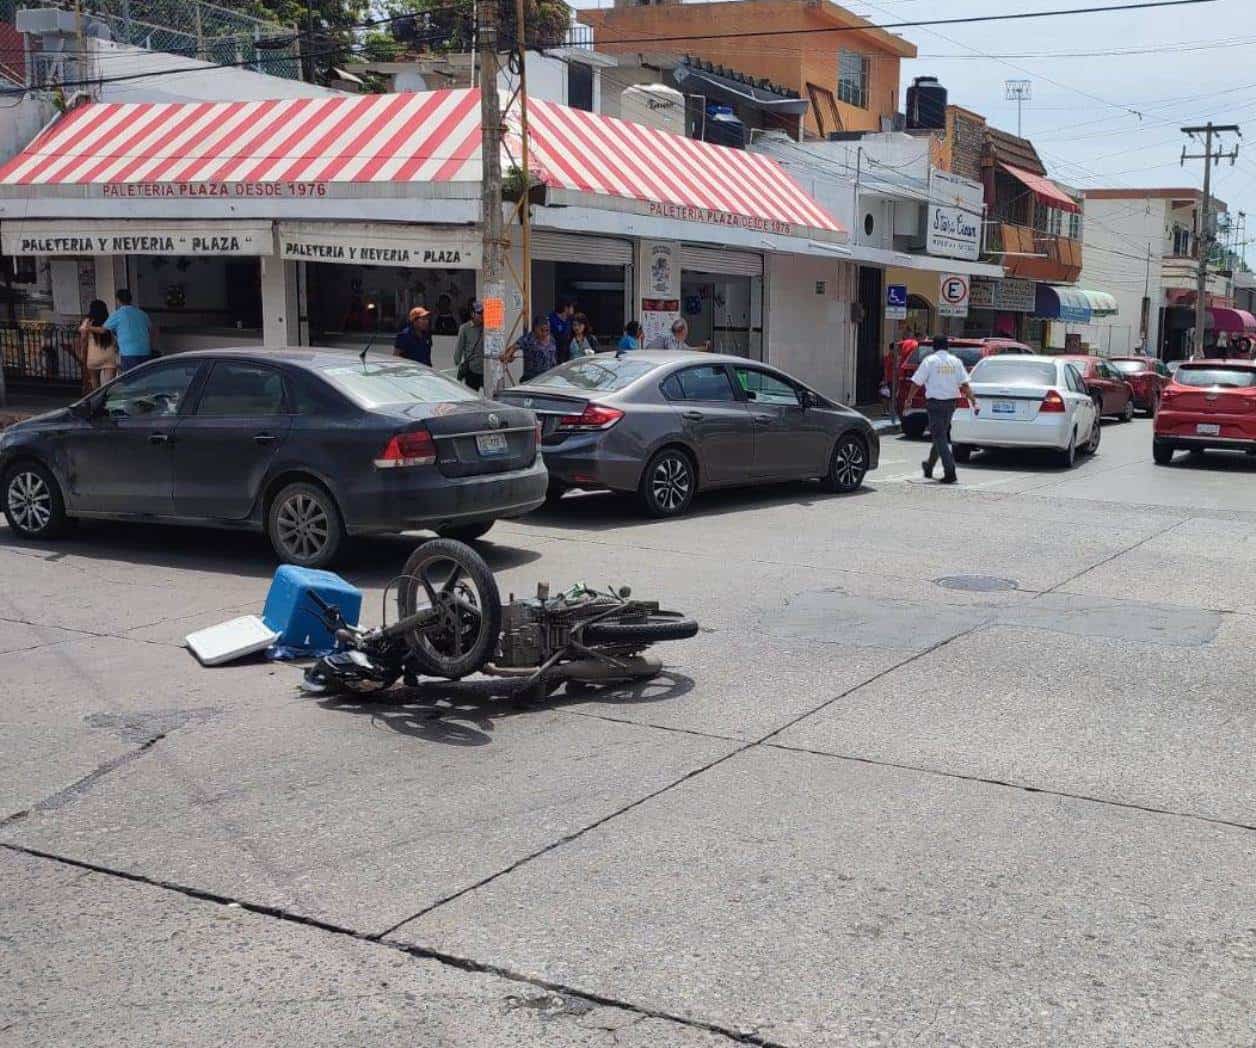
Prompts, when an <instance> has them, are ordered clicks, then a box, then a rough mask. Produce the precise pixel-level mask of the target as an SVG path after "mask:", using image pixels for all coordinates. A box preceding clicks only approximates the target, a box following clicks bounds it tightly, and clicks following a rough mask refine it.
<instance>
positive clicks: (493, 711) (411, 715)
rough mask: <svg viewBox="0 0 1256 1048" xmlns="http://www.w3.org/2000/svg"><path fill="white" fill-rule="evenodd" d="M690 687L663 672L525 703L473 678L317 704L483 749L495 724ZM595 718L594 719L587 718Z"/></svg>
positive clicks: (672, 694) (661, 698) (514, 688)
mask: <svg viewBox="0 0 1256 1048" xmlns="http://www.w3.org/2000/svg"><path fill="white" fill-rule="evenodd" d="M693 687H694V681H693V678H692V677H687V676H685V675H684V674H682V673H677V672H675V671H673V670H666V669H665V670H663V671H662V672H660V673H659V674H658V675H657V676H655V677H653V678H652V679H650V680H644V681H636V682H633V683H625V684H612V685H596V686H595V685H586V686H582V687H571V686H570V685H568V686H564V687H562V688H559V689H558V690H557V691H555V692H553V693H552V694H551V695H549V696H548V697H547V698H544V699H540V698H530V697H528V695H527V693H526V691H525V690H524V689H523V688H522V687H521V686H520V683H519V682H518V681H516V680H511V679H509V678H497V677H489V678H482V677H477V678H475V679H472V680H461V681H442V680H431V681H424V682H423V683H421V684H420V685H419V686H418V687H414V688H410V687H402V686H397V687H394V688H390V689H389V690H388V691H386V692H383V693H379V696H378V698H376V697H372V696H370V695H329V696H326V697H325V698H321V699H319V700H318V705H319V706H321V707H322V708H323V709H325V710H331V711H334V712H338V713H352V714H357V715H359V716H364V717H370V718H371V719H372V720H373V721H375V722H377V723H378V724H380V725H382V726H383V727H386V728H390V729H392V730H393V731H395V732H397V733H398V734H401V735H408V736H410V737H411V738H416V739H422V740H423V741H424V742H435V743H441V744H442V745H445V746H486V745H488V744H489V743H490V742H492V741H493V731H494V728H495V725H496V723H497V722H498V721H500V720H504V719H506V718H508V717H518V716H521V715H525V714H529V713H537V712H540V711H544V710H561V709H563V708H565V707H568V706H590V705H592V704H596V703H607V704H610V705H615V706H629V705H637V704H645V703H654V702H666V701H669V700H672V699H679V698H681V697H683V696H685V695H687V694H689V692H691V691H692V690H693ZM591 715H593V716H596V713H593V714H591Z"/></svg>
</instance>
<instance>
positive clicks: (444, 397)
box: [321, 360, 479, 408]
mask: <svg viewBox="0 0 1256 1048" xmlns="http://www.w3.org/2000/svg"><path fill="white" fill-rule="evenodd" d="M321 371H322V374H323V377H324V378H326V379H327V380H328V381H329V382H330V383H331V384H332V385H333V386H335V387H336V388H337V389H339V390H341V391H342V392H344V393H346V394H347V395H348V396H349V397H350V398H351V399H353V400H354V401H355V402H357V403H358V404H360V405H361V406H362V407H364V408H374V407H379V406H380V405H382V404H446V403H448V402H450V401H453V400H475V399H476V398H477V397H478V396H479V394H478V393H475V392H474V391H472V390H470V389H468V388H467V387H466V386H464V385H462V384H461V383H459V382H454V381H453V380H452V379H448V378H445V377H444V376H443V375H441V374H438V373H437V372H435V371H433V370H432V369H431V368H428V367H424V366H423V365H422V364H407V363H403V362H401V361H398V362H397V363H393V362H391V361H389V362H379V361H374V360H368V361H365V362H363V363H361V364H358V363H354V364H332V365H330V366H326V367H323V368H322V369H321Z"/></svg>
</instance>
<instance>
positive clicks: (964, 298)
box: [938, 273, 970, 317]
mask: <svg viewBox="0 0 1256 1048" xmlns="http://www.w3.org/2000/svg"><path fill="white" fill-rule="evenodd" d="M969 291H970V287H969V279H968V277H967V276H965V275H964V274H962V273H943V274H942V275H941V276H940V277H939V279H938V316H940V317H966V316H968V303H969Z"/></svg>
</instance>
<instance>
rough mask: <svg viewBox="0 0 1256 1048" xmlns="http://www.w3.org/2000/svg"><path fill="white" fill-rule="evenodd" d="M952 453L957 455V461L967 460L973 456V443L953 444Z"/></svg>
mask: <svg viewBox="0 0 1256 1048" xmlns="http://www.w3.org/2000/svg"><path fill="white" fill-rule="evenodd" d="M951 454H952V455H954V456H955V461H956V462H967V461H968V460H969V459H971V458H972V457H973V446H972V445H971V444H952V445H951Z"/></svg>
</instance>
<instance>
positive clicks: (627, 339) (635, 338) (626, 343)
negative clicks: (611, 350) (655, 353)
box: [619, 320, 641, 350]
mask: <svg viewBox="0 0 1256 1048" xmlns="http://www.w3.org/2000/svg"><path fill="white" fill-rule="evenodd" d="M619 348H620V349H621V350H632V349H640V348H641V325H640V324H638V323H637V322H636V321H635V320H630V321H628V323H627V324H625V325H624V334H623V336H622V337H621V338H620V340H619Z"/></svg>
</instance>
